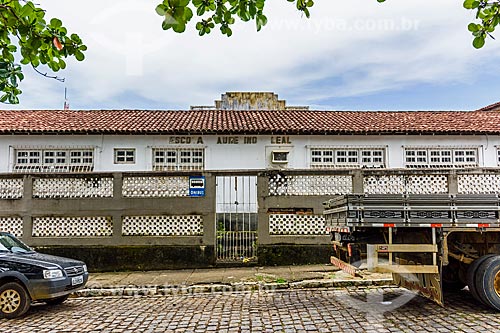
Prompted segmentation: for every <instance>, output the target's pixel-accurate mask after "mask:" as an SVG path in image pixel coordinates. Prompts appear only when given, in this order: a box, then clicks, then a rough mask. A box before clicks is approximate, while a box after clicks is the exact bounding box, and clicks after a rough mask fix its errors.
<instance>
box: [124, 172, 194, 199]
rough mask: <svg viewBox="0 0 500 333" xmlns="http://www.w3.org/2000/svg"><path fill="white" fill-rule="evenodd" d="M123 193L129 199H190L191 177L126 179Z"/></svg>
mask: <svg viewBox="0 0 500 333" xmlns="http://www.w3.org/2000/svg"><path fill="white" fill-rule="evenodd" d="M122 193H123V196H124V197H128V198H164V197H188V196H189V177H185V176H178V177H175V176H173V177H124V178H123V187H122Z"/></svg>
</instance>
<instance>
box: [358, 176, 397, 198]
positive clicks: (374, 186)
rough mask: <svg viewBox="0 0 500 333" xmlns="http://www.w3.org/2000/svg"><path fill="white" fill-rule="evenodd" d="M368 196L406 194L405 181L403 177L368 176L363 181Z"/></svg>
mask: <svg viewBox="0 0 500 333" xmlns="http://www.w3.org/2000/svg"><path fill="white" fill-rule="evenodd" d="M363 187H364V190H365V193H366V194H397V193H404V191H405V179H404V176H401V175H389V176H367V177H364V179H363Z"/></svg>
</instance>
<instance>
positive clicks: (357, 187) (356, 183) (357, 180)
mask: <svg viewBox="0 0 500 333" xmlns="http://www.w3.org/2000/svg"><path fill="white" fill-rule="evenodd" d="M363 181H364V174H363V171H362V170H354V171H353V172H352V193H358V194H363V193H365V189H364V183H363Z"/></svg>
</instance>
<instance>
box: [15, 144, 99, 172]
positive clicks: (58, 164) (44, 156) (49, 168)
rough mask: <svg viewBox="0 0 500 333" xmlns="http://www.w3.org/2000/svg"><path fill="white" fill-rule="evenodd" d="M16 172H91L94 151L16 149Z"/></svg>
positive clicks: (89, 149)
mask: <svg viewBox="0 0 500 333" xmlns="http://www.w3.org/2000/svg"><path fill="white" fill-rule="evenodd" d="M12 169H13V171H14V172H91V171H93V170H94V150H93V149H92V148H88V149H87V148H86V149H53V148H47V149H24V148H19V149H14V165H13V168H12Z"/></svg>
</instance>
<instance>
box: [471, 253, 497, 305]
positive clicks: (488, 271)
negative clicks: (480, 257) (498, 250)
mask: <svg viewBox="0 0 500 333" xmlns="http://www.w3.org/2000/svg"><path fill="white" fill-rule="evenodd" d="M476 292H477V294H478V295H479V297H480V298H481V300H483V302H484V303H485V304H486V305H488V306H490V307H492V308H493V309H495V310H497V311H500V256H494V257H491V258H489V259H487V260H485V261H483V263H482V264H481V265H479V268H478V269H477V271H476Z"/></svg>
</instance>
